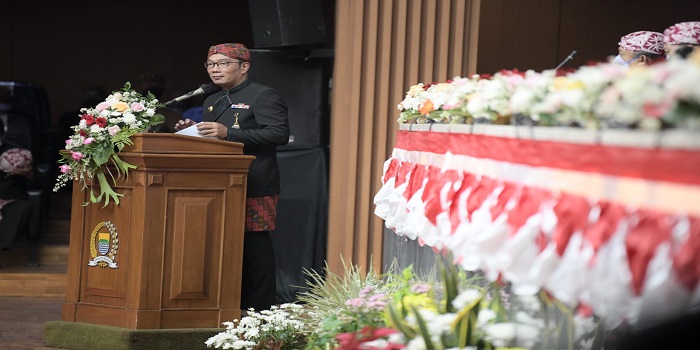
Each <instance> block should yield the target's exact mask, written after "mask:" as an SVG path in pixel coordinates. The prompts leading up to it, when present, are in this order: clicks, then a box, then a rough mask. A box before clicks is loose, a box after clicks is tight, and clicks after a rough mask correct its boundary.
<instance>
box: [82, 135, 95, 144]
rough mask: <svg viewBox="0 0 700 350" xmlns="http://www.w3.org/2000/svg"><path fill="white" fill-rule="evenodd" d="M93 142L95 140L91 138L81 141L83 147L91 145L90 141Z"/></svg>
mask: <svg viewBox="0 0 700 350" xmlns="http://www.w3.org/2000/svg"><path fill="white" fill-rule="evenodd" d="M94 140H95V139H93V138H92V137H88V138H86V139H85V140H83V145H89V144H91V143H92V141H94Z"/></svg>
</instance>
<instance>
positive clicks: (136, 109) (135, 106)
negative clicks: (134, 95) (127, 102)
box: [131, 102, 145, 112]
mask: <svg viewBox="0 0 700 350" xmlns="http://www.w3.org/2000/svg"><path fill="white" fill-rule="evenodd" d="M144 108H145V107H144V106H143V105H142V104H141V103H138V102H134V103H132V104H131V110H132V111H134V112H140V111H142V110H143V109H144Z"/></svg>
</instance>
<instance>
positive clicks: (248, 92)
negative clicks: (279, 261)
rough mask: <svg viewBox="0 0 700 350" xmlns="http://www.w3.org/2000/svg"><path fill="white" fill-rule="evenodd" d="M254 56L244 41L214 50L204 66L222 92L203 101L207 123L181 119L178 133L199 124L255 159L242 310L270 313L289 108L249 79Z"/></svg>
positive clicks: (249, 190)
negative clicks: (280, 160)
mask: <svg viewBox="0 0 700 350" xmlns="http://www.w3.org/2000/svg"><path fill="white" fill-rule="evenodd" d="M250 64H251V62H250V52H249V51H248V48H246V47H245V45H243V44H240V43H225V44H219V45H215V46H212V47H210V48H209V52H208V54H207V60H206V62H205V63H204V67H205V68H206V70H207V73H208V74H209V77H210V78H211V80H212V82H213V83H214V84H216V85H217V86H218V87H220V88H221V91H219V92H217V93H215V94H213V95H210V96H209V97H207V98H206V100H205V101H204V106H203V107H204V111H203V115H202V120H203V121H202V122H200V123H195V122H194V121H192V120H190V119H185V120H181V121H178V123H177V124H176V125H175V130H176V131H178V130H182V129H184V128H186V127H189V126H192V125H197V131H198V133H199V134H200V135H201V136H204V137H216V138H218V139H220V140H227V141H233V142H241V143H243V145H244V147H243V152H244V153H245V154H247V155H253V156H255V160H254V161H253V162H252V164H251V165H250V168H249V173H248V187H247V198H246V219H245V238H244V244H243V266H242V270H243V271H242V281H241V284H242V286H241V309H248V308H254V309H255V310H263V309H268V308H269V307H270V306H271V305H273V304H275V294H276V288H275V282H276V279H275V254H274V251H273V247H272V240H271V239H270V231H271V230H274V229H275V220H276V215H277V200H278V198H279V193H280V173H279V168H278V165H277V146H282V145H286V144H287V143H288V142H289V118H288V115H287V105H286V103H285V102H284V100H283V99H282V97H281V96H280V95H279V93H277V91H275V90H274V89H272V88H270V87H268V86H265V85H262V84H258V83H256V82H253V81H250V80H249V79H248V70H249V69H250Z"/></svg>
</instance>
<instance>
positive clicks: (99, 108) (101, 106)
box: [95, 102, 109, 113]
mask: <svg viewBox="0 0 700 350" xmlns="http://www.w3.org/2000/svg"><path fill="white" fill-rule="evenodd" d="M107 108H109V103H107V102H100V104H98V105H97V107H95V109H97V112H98V113H101V112H102V111H104V110H105V109H107Z"/></svg>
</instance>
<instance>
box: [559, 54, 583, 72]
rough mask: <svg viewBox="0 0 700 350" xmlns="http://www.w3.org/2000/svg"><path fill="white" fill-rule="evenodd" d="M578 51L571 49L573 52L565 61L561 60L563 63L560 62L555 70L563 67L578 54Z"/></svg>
mask: <svg viewBox="0 0 700 350" xmlns="http://www.w3.org/2000/svg"><path fill="white" fill-rule="evenodd" d="M577 53H578V52H576V50H574V51H571V53H570V54H569V56H566V58H565V59H564V60H563V61H561V63H559V65H558V66H556V67H555V68H554V70H558V69H559V68H561V67H562V66H563V65H565V64H566V63H567V62H569V61H571V60H572V59H573V58H574V56H576V54H577Z"/></svg>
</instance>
